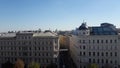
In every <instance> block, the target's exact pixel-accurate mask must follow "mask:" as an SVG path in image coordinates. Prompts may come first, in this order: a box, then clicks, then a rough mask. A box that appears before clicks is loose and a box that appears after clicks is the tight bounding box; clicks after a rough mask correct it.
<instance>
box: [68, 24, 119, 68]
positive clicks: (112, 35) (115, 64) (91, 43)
mask: <svg viewBox="0 0 120 68" xmlns="http://www.w3.org/2000/svg"><path fill="white" fill-rule="evenodd" d="M70 41H71V42H70V44H71V45H70V53H71V57H72V59H73V61H74V63H75V64H76V66H77V68H89V67H90V66H91V65H95V66H97V67H99V68H119V67H120V35H119V33H118V31H117V29H116V27H115V26H114V25H113V24H109V23H102V24H101V26H97V27H94V26H93V27H88V26H87V25H86V23H82V25H81V26H80V27H79V28H77V29H76V30H75V31H74V33H73V35H72V36H71V38H70Z"/></svg>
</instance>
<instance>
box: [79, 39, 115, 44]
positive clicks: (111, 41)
mask: <svg viewBox="0 0 120 68" xmlns="http://www.w3.org/2000/svg"><path fill="white" fill-rule="evenodd" d="M79 42H80V43H93V44H94V43H98V44H99V43H100V44H101V43H117V40H116V39H115V40H80V41H79Z"/></svg>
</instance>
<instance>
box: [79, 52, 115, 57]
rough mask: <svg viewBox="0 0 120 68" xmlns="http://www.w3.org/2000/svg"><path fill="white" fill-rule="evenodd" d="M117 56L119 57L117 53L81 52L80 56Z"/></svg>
mask: <svg viewBox="0 0 120 68" xmlns="http://www.w3.org/2000/svg"><path fill="white" fill-rule="evenodd" d="M87 54H88V56H116V57H117V52H87V53H86V52H81V51H80V56H86V55H87Z"/></svg>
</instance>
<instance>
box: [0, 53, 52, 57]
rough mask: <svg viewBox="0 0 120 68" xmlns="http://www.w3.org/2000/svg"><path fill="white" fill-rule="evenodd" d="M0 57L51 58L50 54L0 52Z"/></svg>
mask: <svg viewBox="0 0 120 68" xmlns="http://www.w3.org/2000/svg"><path fill="white" fill-rule="evenodd" d="M0 56H44V57H48V56H52V53H49V52H43V53H36V52H35V53H31V52H0Z"/></svg>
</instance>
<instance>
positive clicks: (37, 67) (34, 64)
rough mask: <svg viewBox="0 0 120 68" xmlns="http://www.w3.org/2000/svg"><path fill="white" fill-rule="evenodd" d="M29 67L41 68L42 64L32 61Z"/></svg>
mask: <svg viewBox="0 0 120 68" xmlns="http://www.w3.org/2000/svg"><path fill="white" fill-rule="evenodd" d="M28 68H40V64H39V63H36V62H31V63H30V64H29V65H28Z"/></svg>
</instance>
